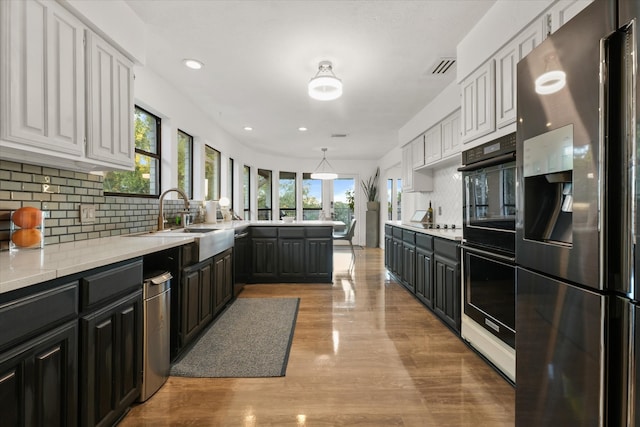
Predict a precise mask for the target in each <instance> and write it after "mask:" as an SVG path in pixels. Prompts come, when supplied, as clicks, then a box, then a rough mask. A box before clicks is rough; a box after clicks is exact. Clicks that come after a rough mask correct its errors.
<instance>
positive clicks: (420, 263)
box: [416, 247, 433, 308]
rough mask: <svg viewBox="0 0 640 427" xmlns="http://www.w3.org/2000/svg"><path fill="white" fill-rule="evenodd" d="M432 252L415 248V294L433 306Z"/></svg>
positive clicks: (426, 303)
mask: <svg viewBox="0 0 640 427" xmlns="http://www.w3.org/2000/svg"><path fill="white" fill-rule="evenodd" d="M432 278H433V252H431V251H427V250H425V249H422V248H420V247H417V248H416V296H417V297H418V299H419V300H420V301H422V303H423V304H424V305H426V306H427V307H429V308H433V280H432Z"/></svg>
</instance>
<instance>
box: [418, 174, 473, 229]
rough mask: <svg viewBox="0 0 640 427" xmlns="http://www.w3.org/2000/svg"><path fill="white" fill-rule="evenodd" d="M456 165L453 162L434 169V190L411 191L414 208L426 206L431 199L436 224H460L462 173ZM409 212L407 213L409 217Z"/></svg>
mask: <svg viewBox="0 0 640 427" xmlns="http://www.w3.org/2000/svg"><path fill="white" fill-rule="evenodd" d="M458 167H459V165H457V164H455V165H452V166H447V167H442V168H440V169H436V170H434V171H433V188H434V191H432V192H428V193H413V194H415V196H414V197H415V200H414V203H415V208H416V209H426V208H428V207H429V201H431V206H432V207H433V219H434V221H435V223H436V224H447V225H451V224H455V225H456V226H462V173H461V172H458V170H457V169H458ZM411 213H412V212H409V213H408V215H409V217H410V215H411ZM409 217H408V218H409Z"/></svg>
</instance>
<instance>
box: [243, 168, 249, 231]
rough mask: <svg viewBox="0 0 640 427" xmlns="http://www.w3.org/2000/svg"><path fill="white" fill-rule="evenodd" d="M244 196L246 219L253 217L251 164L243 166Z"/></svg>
mask: <svg viewBox="0 0 640 427" xmlns="http://www.w3.org/2000/svg"><path fill="white" fill-rule="evenodd" d="M242 198H243V202H244V207H243V209H244V219H245V220H250V219H251V166H248V165H244V166H243V168H242Z"/></svg>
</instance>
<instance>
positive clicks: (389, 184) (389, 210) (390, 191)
mask: <svg viewBox="0 0 640 427" xmlns="http://www.w3.org/2000/svg"><path fill="white" fill-rule="evenodd" d="M387 219H388V220H389V221H391V220H392V219H393V179H391V178H390V179H387Z"/></svg>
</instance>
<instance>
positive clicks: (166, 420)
mask: <svg viewBox="0 0 640 427" xmlns="http://www.w3.org/2000/svg"><path fill="white" fill-rule="evenodd" d="M350 257H351V254H350V252H349V251H348V250H345V249H342V248H339V249H337V250H336V252H335V255H334V281H333V284H322V285H320V284H311V285H309V284H305V285H302V284H301V285H296V284H282V285H280V284H275V285H274V284H270V285H248V286H246V287H245V289H244V291H243V292H242V293H241V294H240V296H239V298H253V297H265V298H269V297H300V298H301V300H300V309H299V313H298V319H297V323H296V328H295V334H294V337H293V343H292V346H291V353H290V356H289V363H288V366H287V372H286V376H284V377H280V378H232V379H216V378H211V379H194V378H178V377H171V378H169V380H168V381H167V383H166V384H165V385H164V387H163V388H162V389H160V390H159V391H158V392H157V393H156V394H155V395H154V396H153V397H152V398H151V399H150V400H148V401H147V402H145V403H144V404H140V405H137V406H135V407H134V408H132V410H131V411H130V413H129V414H128V415H127V417H126V418H125V419H124V420H123V421H122V422H121V424H120V426H123V427H125V426H353V425H359V426H474V427H478V426H491V427H496V426H513V425H514V401H515V400H514V399H515V390H514V389H513V387H512V386H511V385H510V384H509V383H507V382H506V381H505V380H504V379H503V378H502V377H501V376H500V375H498V374H497V373H496V372H495V371H494V370H493V369H492V368H490V367H489V366H488V365H486V363H485V362H484V361H483V360H482V359H481V358H480V357H479V356H478V355H476V354H475V353H474V352H473V351H471V350H470V349H469V348H468V347H467V346H466V345H465V344H464V343H463V342H462V341H461V340H460V339H459V338H458V337H456V336H455V335H454V334H453V333H452V332H451V331H450V330H449V329H447V328H446V327H445V326H444V325H443V324H442V323H441V322H440V321H439V320H438V319H437V318H436V317H435V316H434V315H433V314H431V312H429V311H428V310H427V309H426V308H424V306H422V305H421V304H420V303H419V302H418V301H417V300H416V299H415V298H413V297H412V296H411V295H410V294H409V293H408V292H407V291H406V290H405V289H404V288H402V287H401V286H400V285H398V284H397V283H396V282H395V281H393V280H391V279H390V278H389V276H388V275H387V274H386V271H385V269H384V259H383V257H384V252H383V251H382V250H380V249H362V250H356V263H355V269H354V270H353V271H352V272H351V273H349V272H348V269H347V267H348V264H349V260H350Z"/></svg>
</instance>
